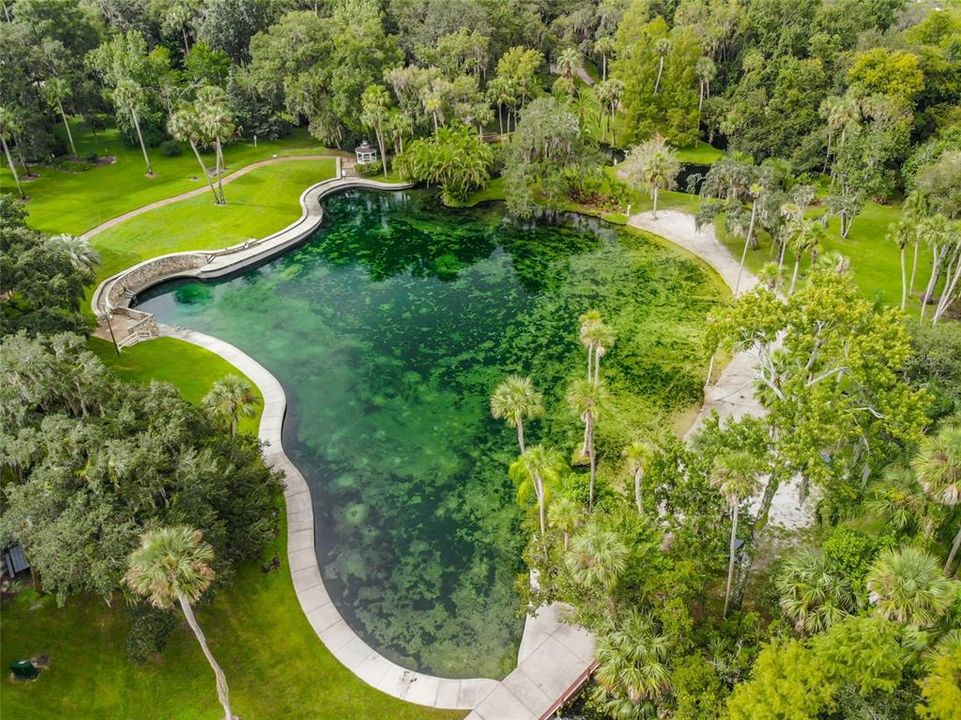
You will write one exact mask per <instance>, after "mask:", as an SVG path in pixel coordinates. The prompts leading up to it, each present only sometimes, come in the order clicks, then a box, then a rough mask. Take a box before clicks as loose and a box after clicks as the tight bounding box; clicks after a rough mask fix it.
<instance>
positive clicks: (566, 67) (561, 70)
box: [557, 47, 581, 83]
mask: <svg viewBox="0 0 961 720" xmlns="http://www.w3.org/2000/svg"><path fill="white" fill-rule="evenodd" d="M580 69H581V54H580V53H579V52H577V50H576V49H575V48H572V47H569V48H564V49H563V50H562V51H561V54H560V55H558V56H557V72H558V74H559V75H560V76H561V77H562V78H564V79H565V80H567V81H568V82H570V83H573V82H574V78H575V77H576V76H577V71H578V70H580Z"/></svg>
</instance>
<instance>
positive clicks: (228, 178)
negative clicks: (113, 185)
mask: <svg viewBox="0 0 961 720" xmlns="http://www.w3.org/2000/svg"><path fill="white" fill-rule="evenodd" d="M337 157H338V156H336V155H290V156H287V157H275V158H269V159H267V160H259V161H258V162H255V163H251V164H250V165H244V166H243V167H242V168H240V169H239V170H235V171H234V172H232V173H230V174H229V175H225V176H224V179H223V184H224V185H227V184H229V183H232V182H233V181H234V180H236V179H237V178H239V177H242V176H244V175H246V174H247V173H249V172H250V171H251V170H256V169H257V168H262V167H267V166H268V165H279V164H280V163H285V162H291V161H294V160H334V159H335V158H337ZM209 192H210V188H209V187H207V185H206V184H204V185H201V186H200V187H198V188H195V189H194V190H188V191H187V192H185V193H180V194H179V195H174V196H173V197H169V198H164V199H163V200H158V201H157V202H152V203H149V204H147V205H142V206H140V207H138V208H137V209H135V210H131V211H130V212H125V213H124V214H123V215H118V216H117V217H115V218H112V219H110V220H107V222H105V223H101V224H100V225H97V226H96V227H95V228H92V229H90V230H88V231H87V232H85V233H84V234H83V235H81V237H83V238H86V239H88V240H89V239H90V238H92V237H93V236H94V235H99V234H100V233H102V232H103V231H104V230H109V229H110V228H112V227H114V226H116V225H119V224H120V223H122V222H124V221H126V220H130V219H131V218H135V217H137V216H138V215H143V214H144V213H147V212H150V211H151V210H156V209H157V208H162V207H164V206H165V205H172V204H173V203H175V202H180V201H181V200H187V199H188V198H192V197H196V196H198V195H202V194H203V193H209Z"/></svg>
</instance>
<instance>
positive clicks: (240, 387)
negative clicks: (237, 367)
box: [203, 375, 259, 435]
mask: <svg viewBox="0 0 961 720" xmlns="http://www.w3.org/2000/svg"><path fill="white" fill-rule="evenodd" d="M258 402H259V399H258V397H257V393H256V392H254V388H253V387H252V386H251V384H250V383H249V382H247V381H246V380H245V379H243V378H242V377H239V376H237V375H226V376H224V377H223V378H221V379H220V380H218V381H217V382H215V383H214V385H213V387H212V388H210V392H208V393H207V394H206V395H205V396H204V400H203V404H204V407H205V408H207V410H208V411H209V412H210V413H211V414H212V415H215V416H217V417H221V418H223V419H224V420H225V421H226V422H227V424H228V425H229V426H230V434H231V435H236V434H237V424H238V423H239V422H240V418H242V417H253V416H254V414H255V413H256V411H257V404H258Z"/></svg>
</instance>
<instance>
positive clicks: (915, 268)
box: [908, 239, 921, 296]
mask: <svg viewBox="0 0 961 720" xmlns="http://www.w3.org/2000/svg"><path fill="white" fill-rule="evenodd" d="M920 248H921V243H920V242H918V241H917V239H915V241H914V259H913V260H912V261H911V280H910V282H908V296H911V295H914V275H915V273H917V271H918V250H919V249H920Z"/></svg>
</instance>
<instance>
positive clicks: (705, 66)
mask: <svg viewBox="0 0 961 720" xmlns="http://www.w3.org/2000/svg"><path fill="white" fill-rule="evenodd" d="M694 74H695V75H697V83H698V98H697V138H700V135H701V112H702V111H703V109H704V101H705V100H709V99H710V97H711V80H713V79H714V78H715V76H716V75H717V67H716V66H715V65H714V61H713V60H711V58H709V57H708V56H707V55H702V56H701V57H699V58H698V59H697V62H696V63H695V64H694ZM694 142H695V145H696V144H697V140H695V141H694Z"/></svg>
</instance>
